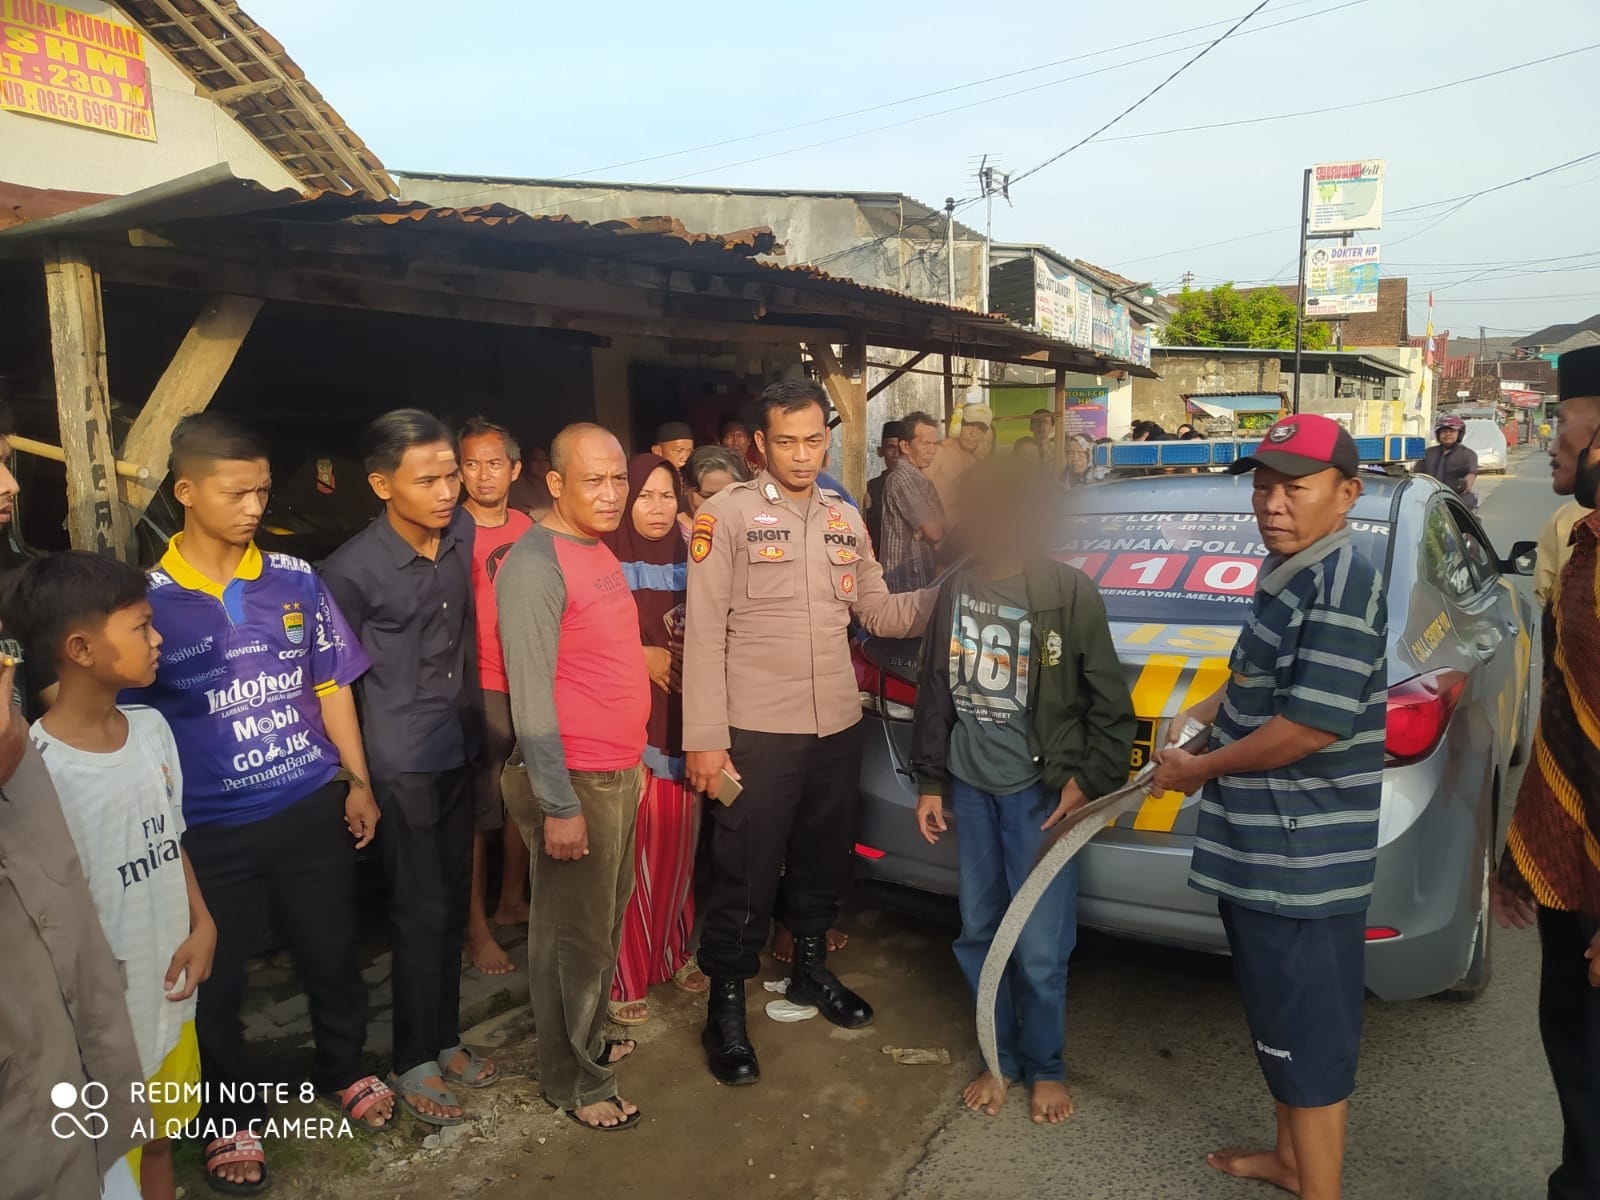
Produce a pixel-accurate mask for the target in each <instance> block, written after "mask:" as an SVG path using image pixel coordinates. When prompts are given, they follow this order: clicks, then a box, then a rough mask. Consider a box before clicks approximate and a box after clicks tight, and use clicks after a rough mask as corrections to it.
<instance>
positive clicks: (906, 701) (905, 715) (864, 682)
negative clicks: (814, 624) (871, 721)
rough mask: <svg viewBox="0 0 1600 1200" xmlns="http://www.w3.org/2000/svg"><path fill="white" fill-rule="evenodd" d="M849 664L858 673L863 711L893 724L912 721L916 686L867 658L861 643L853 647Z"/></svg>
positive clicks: (857, 684) (857, 687) (857, 681)
mask: <svg viewBox="0 0 1600 1200" xmlns="http://www.w3.org/2000/svg"><path fill="white" fill-rule="evenodd" d="M850 661H851V663H852V665H854V667H855V669H856V690H857V691H858V692H859V693H860V694H861V707H862V709H863V710H864V711H866V712H869V713H871V714H872V715H873V716H875V717H887V718H889V720H891V721H909V720H911V717H912V714H913V712H914V710H915V708H916V704H917V687H916V684H914V683H912V682H910V681H909V680H906V679H902V678H900V676H898V675H896V674H895V673H894V672H893V671H885V670H884V669H883V668H882V667H880V666H879V665H878V664H877V663H875V662H873V661H872V659H870V658H869V657H867V652H866V651H865V650H863V649H862V648H861V645H860V643H855V644H852V645H851V647H850Z"/></svg>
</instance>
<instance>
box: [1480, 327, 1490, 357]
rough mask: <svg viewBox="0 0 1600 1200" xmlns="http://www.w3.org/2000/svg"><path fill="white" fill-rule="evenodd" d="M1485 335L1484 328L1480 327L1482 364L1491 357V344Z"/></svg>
mask: <svg viewBox="0 0 1600 1200" xmlns="http://www.w3.org/2000/svg"><path fill="white" fill-rule="evenodd" d="M1483 334H1484V327H1483V326H1482V325H1479V326H1478V361H1479V362H1482V361H1483V360H1484V359H1486V358H1488V357H1489V343H1488V341H1487V340H1486V339H1485V338H1484V336H1483Z"/></svg>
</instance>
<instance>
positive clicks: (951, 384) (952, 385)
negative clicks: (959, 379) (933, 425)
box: [939, 354, 956, 434]
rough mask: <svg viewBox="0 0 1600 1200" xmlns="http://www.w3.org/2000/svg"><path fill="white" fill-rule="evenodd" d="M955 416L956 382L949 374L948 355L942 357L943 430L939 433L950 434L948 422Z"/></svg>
mask: <svg viewBox="0 0 1600 1200" xmlns="http://www.w3.org/2000/svg"><path fill="white" fill-rule="evenodd" d="M955 416H956V381H955V378H954V376H952V375H951V373H950V355H948V354H946V355H945V356H944V428H943V429H941V430H940V431H939V432H940V433H945V434H948V433H949V432H950V422H951V421H953V420H955Z"/></svg>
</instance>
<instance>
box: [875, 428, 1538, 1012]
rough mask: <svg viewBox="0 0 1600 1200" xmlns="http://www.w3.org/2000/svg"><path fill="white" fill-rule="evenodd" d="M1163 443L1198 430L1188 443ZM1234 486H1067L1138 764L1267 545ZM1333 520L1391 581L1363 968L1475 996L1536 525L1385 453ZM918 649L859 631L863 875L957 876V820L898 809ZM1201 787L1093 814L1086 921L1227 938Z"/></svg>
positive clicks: (1126, 932) (1070, 527)
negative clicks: (937, 829) (1340, 518)
mask: <svg viewBox="0 0 1600 1200" xmlns="http://www.w3.org/2000/svg"><path fill="white" fill-rule="evenodd" d="M1377 440H1378V439H1363V440H1362V441H1377ZM1141 445H1148V444H1147V443H1144V444H1141ZM1176 446H1181V447H1184V448H1185V451H1186V452H1192V451H1189V450H1188V448H1190V447H1195V446H1196V443H1178V444H1176ZM1366 448H1368V447H1366V446H1364V449H1366ZM1244 452H1247V449H1244V448H1238V447H1236V446H1235V444H1232V443H1228V444H1225V445H1219V444H1213V445H1212V446H1211V447H1210V448H1208V449H1207V450H1205V451H1203V453H1206V454H1208V455H1216V456H1217V457H1216V458H1214V459H1213V460H1211V462H1208V464H1207V465H1211V463H1213V462H1214V463H1221V462H1222V461H1223V460H1224V456H1225V455H1227V454H1232V453H1244ZM1172 453H1174V454H1176V453H1178V451H1177V449H1176V448H1175V449H1174V451H1172ZM1250 495H1251V484H1250V479H1249V477H1248V476H1229V475H1222V474H1215V473H1210V472H1201V473H1189V474H1153V475H1146V476H1143V477H1139V478H1111V479H1108V480H1107V481H1105V482H1103V483H1099V484H1095V485H1092V486H1089V487H1085V488H1080V489H1077V490H1075V491H1073V492H1071V493H1068V497H1067V504H1068V506H1069V509H1070V515H1069V517H1068V520H1067V521H1066V523H1065V526H1064V528H1065V530H1066V531H1067V532H1065V533H1064V534H1063V544H1062V545H1061V546H1060V547H1059V550H1058V552H1057V557H1059V558H1061V559H1063V560H1064V561H1066V562H1069V563H1071V564H1073V565H1075V566H1077V567H1079V568H1080V569H1081V570H1083V571H1085V572H1086V573H1087V574H1089V575H1090V576H1091V577H1092V578H1093V579H1094V580H1095V582H1096V584H1097V585H1098V587H1099V589H1100V591H1101V594H1102V595H1103V596H1104V598H1105V602H1106V608H1107V612H1108V614H1109V616H1110V619H1111V629H1112V634H1113V636H1114V638H1115V641H1116V644H1117V648H1118V655H1119V657H1120V659H1121V661H1122V664H1123V666H1124V668H1125V669H1126V671H1127V677H1128V685H1129V687H1130V689H1131V690H1132V692H1133V704H1134V711H1135V713H1136V714H1137V716H1138V720H1139V724H1138V736H1137V741H1136V743H1135V745H1134V749H1133V761H1132V762H1131V763H1130V764H1129V767H1130V769H1132V770H1137V769H1138V768H1139V767H1140V766H1141V765H1142V764H1143V763H1144V762H1145V761H1146V760H1147V759H1148V757H1149V755H1150V754H1151V753H1152V752H1153V750H1154V749H1155V748H1156V747H1158V746H1160V745H1161V744H1162V742H1163V738H1164V734H1165V732H1166V724H1167V722H1168V721H1169V720H1170V719H1171V718H1172V717H1174V716H1175V715H1177V713H1178V712H1180V711H1181V710H1182V709H1184V708H1185V707H1187V706H1188V705H1189V704H1191V703H1192V702H1194V701H1195V700H1197V699H1199V698H1201V697H1203V696H1206V695H1209V694H1210V693H1211V692H1212V691H1214V690H1215V689H1216V688H1217V687H1218V686H1220V685H1221V683H1222V682H1223V680H1224V679H1225V678H1226V677H1227V673H1228V655H1229V652H1230V651H1231V650H1232V648H1233V644H1234V642H1235V640H1236V639H1237V637H1238V635H1239V631H1240V629H1241V628H1242V627H1243V624H1244V621H1245V618H1246V615H1247V614H1248V612H1249V606H1250V603H1251V595H1252V592H1253V591H1254V587H1255V581H1256V576H1257V573H1258V571H1259V569H1260V565H1261V562H1262V561H1263V559H1264V558H1265V556H1266V550H1265V548H1264V547H1263V546H1262V545H1261V543H1260V540H1259V537H1258V535H1257V531H1256V524H1255V518H1254V516H1253V515H1252V512H1251V504H1250ZM1349 528H1350V530H1351V531H1352V533H1353V535H1354V537H1355V541H1356V545H1357V547H1358V548H1359V550H1360V551H1361V552H1362V553H1363V554H1365V555H1366V556H1367V557H1368V559H1369V561H1371V562H1372V563H1373V564H1374V565H1375V566H1377V567H1379V569H1380V570H1381V571H1382V572H1383V576H1384V579H1385V580H1386V582H1387V588H1388V597H1389V654H1388V675H1389V692H1388V701H1387V704H1388V724H1387V742H1386V750H1387V765H1386V769H1385V771H1384V778H1383V800H1382V810H1381V817H1380V821H1379V832H1378V842H1379V852H1378V864H1377V881H1376V886H1375V890H1374V892H1373V897H1372V905H1371V908H1370V909H1369V911H1368V914H1367V920H1368V927H1367V987H1368V989H1369V990H1370V991H1371V992H1373V993H1374V994H1375V995H1377V996H1378V997H1379V998H1381V999H1386V1000H1402V999H1412V998H1416V997H1420V996H1429V995H1434V994H1438V993H1449V994H1452V995H1455V996H1459V997H1471V996H1474V995H1476V994H1478V993H1479V992H1481V991H1482V990H1483V988H1484V987H1485V986H1486V985H1487V983H1488V980H1489V936H1490V935H1489V929H1490V925H1491V924H1492V922H1491V921H1490V920H1489V914H1488V878H1489V871H1490V868H1491V865H1492V863H1493V861H1494V855H1495V836H1496V834H1495V831H1496V829H1497V816H1498V813H1499V810H1500V807H1501V805H1502V804H1503V803H1506V802H1508V801H1509V799H1510V797H1508V796H1507V795H1506V778H1507V771H1508V768H1509V767H1510V766H1511V765H1513V764H1515V763H1517V762H1519V761H1520V760H1521V759H1522V757H1523V756H1525V755H1526V753H1527V751H1528V746H1529V742H1530V740H1531V738H1532V732H1533V731H1532V727H1531V723H1532V709H1531V698H1532V693H1531V691H1530V686H1531V685H1530V682H1529V681H1530V670H1529V656H1530V651H1531V645H1532V639H1531V633H1532V628H1533V619H1534V617H1533V609H1532V606H1531V605H1530V603H1529V601H1528V600H1527V599H1526V598H1525V597H1524V596H1523V595H1522V594H1521V593H1520V592H1519V591H1518V589H1517V587H1516V586H1515V581H1514V579H1512V578H1510V576H1512V575H1515V574H1518V573H1526V572H1527V571H1529V570H1531V563H1532V556H1531V554H1530V553H1529V551H1530V550H1531V543H1527V544H1523V543H1519V544H1518V545H1517V546H1516V547H1514V548H1513V551H1512V557H1510V558H1507V559H1501V558H1498V557H1496V555H1495V552H1494V550H1493V549H1492V547H1491V546H1490V543H1489V539H1488V537H1487V536H1485V534H1484V531H1483V527H1482V526H1481V525H1480V524H1479V523H1478V521H1477V519H1476V518H1475V517H1474V516H1473V514H1472V513H1470V512H1468V511H1467V508H1466V506H1465V505H1464V504H1462V503H1461V501H1460V500H1459V499H1458V498H1457V497H1456V496H1455V495H1454V494H1452V493H1451V492H1450V491H1448V490H1447V489H1445V488H1442V487H1440V486H1439V485H1438V484H1437V483H1435V482H1434V481H1433V480H1431V479H1428V478H1425V477H1418V478H1403V477H1391V476H1388V475H1384V474H1379V473H1373V474H1370V475H1367V476H1366V477H1365V490H1364V493H1363V495H1362V497H1361V499H1360V500H1359V501H1358V502H1357V504H1356V507H1355V509H1354V510H1353V511H1352V513H1351V516H1350V521H1349ZM918 652H919V645H918V643H917V642H915V641H895V640H884V639H872V638H866V639H863V640H862V641H860V642H858V644H857V647H856V678H857V683H858V684H859V687H860V692H861V703H862V707H863V708H864V709H865V711H866V720H867V723H868V728H867V736H866V747H867V748H866V752H865V756H864V759H863V767H862V793H863V795H862V809H861V817H860V823H859V826H858V830H857V845H856V857H857V864H858V868H859V870H858V875H859V876H863V877H866V878H870V879H876V880H882V881H888V882H892V883H896V884H904V885H908V886H910V887H914V888H919V889H922V890H925V891H930V892H936V893H944V894H952V895H953V894H954V893H955V891H956V888H957V868H956V846H955V839H956V838H958V837H959V836H960V829H959V827H958V826H957V825H956V824H955V823H954V821H953V820H952V821H951V830H952V833H953V834H954V837H951V836H946V837H944V838H941V839H940V841H939V843H938V844H937V845H935V846H930V845H928V843H927V842H925V841H924V840H923V839H922V838H921V837H920V836H919V835H918V833H917V828H916V821H915V818H914V813H915V811H916V804H917V794H916V785H915V782H914V780H913V779H912V778H911V776H910V774H909V771H908V766H909V764H908V761H907V756H908V751H909V746H910V732H911V724H910V719H911V715H912V705H913V704H914V703H915V701H916V685H915V680H916V677H917V672H916V666H917V656H918ZM1198 804H1199V797H1198V795H1192V796H1183V795H1179V794H1177V793H1176V792H1169V793H1167V794H1165V795H1159V796H1152V797H1150V798H1149V799H1148V800H1146V801H1145V802H1144V803H1143V805H1142V806H1141V807H1140V808H1138V809H1137V810H1136V811H1134V812H1133V813H1131V814H1129V815H1128V816H1126V817H1124V818H1122V819H1121V820H1119V821H1117V822H1116V824H1115V825H1113V826H1109V827H1107V828H1106V829H1105V831H1104V832H1102V833H1101V834H1099V835H1098V836H1097V837H1096V838H1095V840H1094V841H1092V842H1091V843H1090V844H1089V845H1088V846H1087V847H1086V848H1085V849H1084V851H1083V852H1082V855H1081V857H1080V860H1079V861H1080V863H1081V874H1080V888H1081V898H1080V901H1079V909H1078V912H1079V920H1080V922H1082V923H1083V924H1084V925H1086V926H1089V927H1092V928H1095V929H1099V930H1102V931H1105V932H1108V933H1112V934H1118V935H1123V936H1127V937H1131V938H1140V939H1145V940H1149V941H1155V942H1162V943H1167V944H1171V945H1178V946H1184V947H1189V948H1194V949H1200V950H1206V951H1213V952H1225V951H1226V948H1227V942H1226V938H1225V936H1224V934H1223V930H1222V923H1221V920H1220V919H1219V917H1218V915H1217V907H1216V901H1215V899H1214V898H1213V897H1210V896H1207V895H1204V894H1202V893H1200V892H1197V891H1195V890H1194V889H1192V888H1190V887H1189V886H1188V885H1187V878H1188V871H1189V858H1190V852H1191V850H1192V847H1193V842H1194V834H1195V825H1196V816H1197V811H1198ZM946 815H947V819H948V818H949V814H948V813H947V814H946Z"/></svg>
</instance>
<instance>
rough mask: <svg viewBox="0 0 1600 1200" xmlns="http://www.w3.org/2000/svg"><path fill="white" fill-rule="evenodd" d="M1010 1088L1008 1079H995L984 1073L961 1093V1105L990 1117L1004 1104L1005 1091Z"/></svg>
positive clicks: (986, 1072)
mask: <svg viewBox="0 0 1600 1200" xmlns="http://www.w3.org/2000/svg"><path fill="white" fill-rule="evenodd" d="M1010 1086H1011V1081H1010V1080H1009V1079H996V1078H995V1077H994V1076H993V1075H991V1074H990V1073H989V1072H988V1071H984V1072H982V1073H981V1074H979V1075H978V1077H977V1078H976V1079H974V1080H973V1081H972V1082H971V1083H969V1084H967V1086H966V1088H965V1089H964V1090H963V1091H962V1093H961V1103H963V1104H965V1105H966V1106H967V1107H968V1108H970V1109H971V1110H972V1111H973V1112H981V1113H983V1114H984V1116H987V1117H992V1116H994V1115H995V1114H996V1113H998V1112H999V1111H1000V1106H1001V1105H1002V1104H1004V1103H1005V1102H1006V1089H1007V1088H1009V1087H1010Z"/></svg>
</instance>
